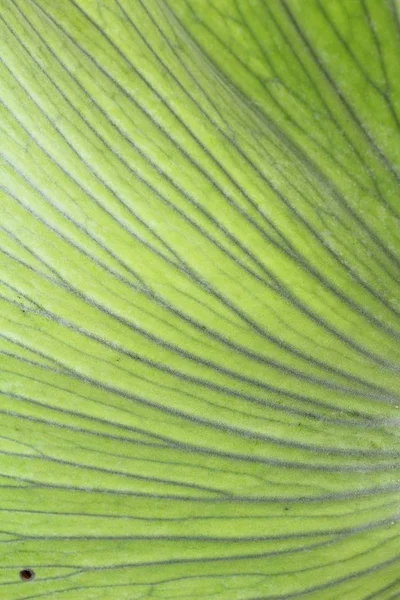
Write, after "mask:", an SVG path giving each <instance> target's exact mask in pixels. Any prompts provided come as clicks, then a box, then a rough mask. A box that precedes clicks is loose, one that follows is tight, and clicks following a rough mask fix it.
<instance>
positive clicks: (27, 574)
mask: <svg viewBox="0 0 400 600" xmlns="http://www.w3.org/2000/svg"><path fill="white" fill-rule="evenodd" d="M19 576H20V578H21V579H22V581H32V579H33V578H34V577H35V573H34V571H32V569H22V571H20V572H19Z"/></svg>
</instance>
